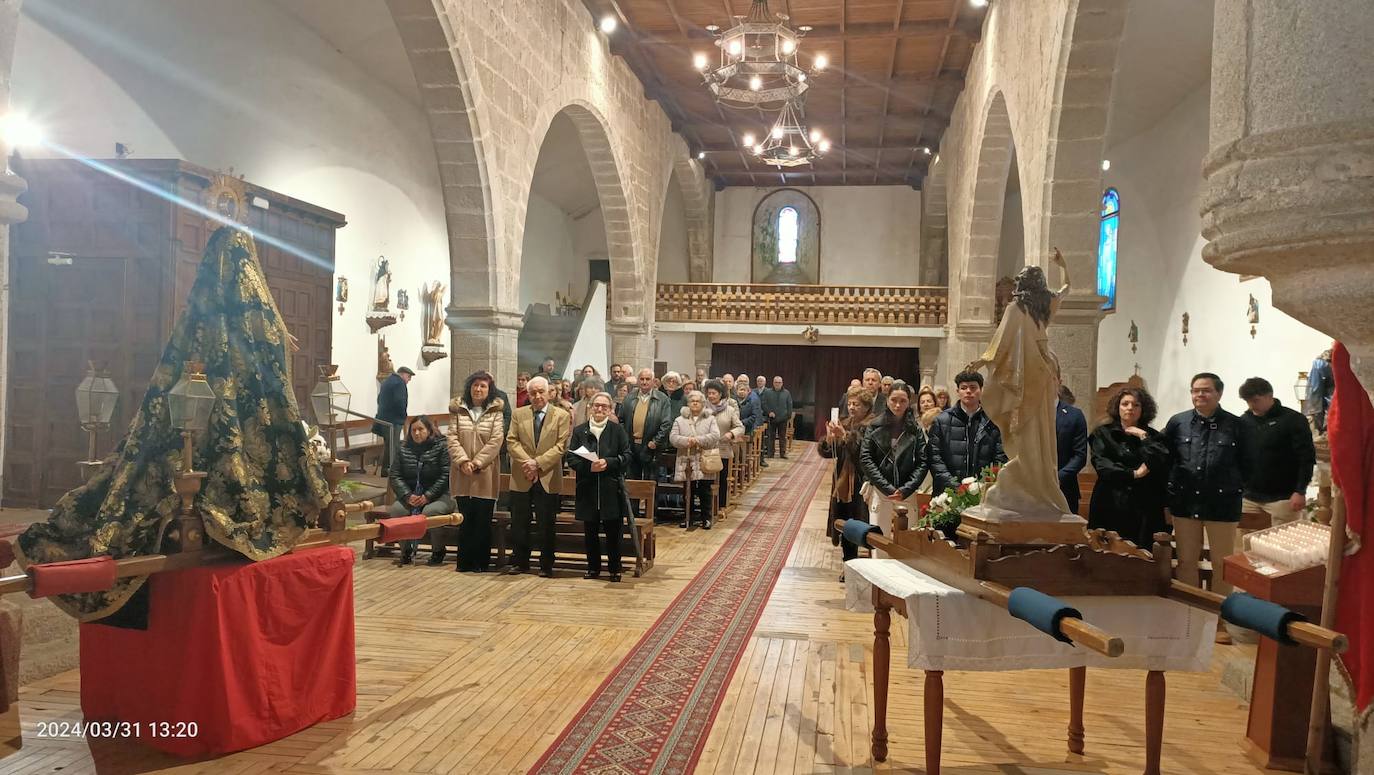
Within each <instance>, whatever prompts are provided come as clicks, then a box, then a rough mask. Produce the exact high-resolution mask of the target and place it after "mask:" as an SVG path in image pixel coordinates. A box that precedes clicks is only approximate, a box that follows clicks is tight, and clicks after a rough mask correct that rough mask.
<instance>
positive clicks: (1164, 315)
mask: <svg viewBox="0 0 1374 775" xmlns="http://www.w3.org/2000/svg"><path fill="white" fill-rule="evenodd" d="M1208 120H1209V119H1208V89H1207V87H1206V86H1204V87H1202V88H1201V89H1199V90H1197V91H1195V92H1193V93H1192V94H1191V95H1189V96H1188V97H1187V98H1185V99H1184V100H1183V101H1182V102H1181V103H1179V104H1178V105H1177V106H1176V107H1175V108H1174V109H1173V110H1172V111H1171V112H1169V113H1168V114H1166V115H1164V116H1163V117H1161V119H1160V120H1159V122H1158V123H1156V124H1155V125H1154V126H1152V127H1149V128H1146V129H1144V130H1143V131H1142V132H1141V133H1140V134H1137V135H1136V136H1134V137H1132V138H1130V139H1128V140H1125V141H1123V142H1121V143H1119V144H1117V145H1116V146H1115V147H1112V148H1110V149H1108V156H1107V158H1109V159H1111V162H1112V168H1111V170H1110V171H1109V172H1108V173H1107V174H1106V176H1105V177H1106V185H1108V186H1115V187H1116V189H1117V191H1118V192H1119V193H1120V194H1121V233H1120V244H1119V248H1118V269H1117V311H1116V312H1115V313H1113V314H1110V315H1108V316H1107V318H1106V319H1105V320H1104V321H1103V322H1102V326H1101V329H1100V337H1099V340H1098V374H1097V376H1098V379H1097V382H1098V384H1099V385H1107V384H1111V383H1113V382H1119V381H1121V380H1124V379H1125V378H1126V377H1128V376H1129V375H1130V374H1131V371H1132V368H1133V365H1134V364H1136V363H1139V364H1140V373H1141V376H1142V377H1143V378H1144V379H1145V381H1146V384H1147V385H1149V387H1150V390H1151V392H1152V393H1153V394H1154V396H1155V398H1156V399H1157V400H1158V402H1159V412H1160V420H1159V421H1158V422H1159V423H1160V424H1161V425H1162V423H1163V421H1164V418H1167V416H1168V415H1169V414H1171V413H1174V412H1180V411H1183V410H1185V409H1187V408H1188V407H1189V406H1190V403H1189V398H1188V379H1189V377H1191V376H1192V375H1193V374H1195V373H1197V372H1199V371H1212V372H1215V373H1217V374H1218V375H1220V376H1221V378H1222V380H1223V381H1224V382H1225V383H1226V394H1225V396H1224V397H1223V399H1222V401H1223V406H1225V407H1226V408H1228V409H1229V410H1230V411H1233V412H1240V411H1242V410H1244V408H1245V406H1244V404H1243V403H1242V402H1241V400H1240V398H1239V397H1237V396H1236V388H1238V387H1239V386H1240V383H1241V382H1243V381H1244V380H1245V379H1246V378H1248V377H1252V376H1258V377H1264V378H1265V379H1267V380H1269V381H1270V382H1271V383H1272V384H1273V385H1274V395H1275V396H1276V397H1277V398H1278V399H1279V400H1280V401H1283V402H1284V403H1285V404H1288V405H1289V406H1292V405H1293V404H1294V397H1293V388H1292V386H1293V382H1294V381H1295V380H1296V379H1297V374H1298V372H1299V371H1306V370H1307V368H1308V366H1309V365H1310V364H1311V363H1312V359H1313V358H1314V357H1315V356H1316V355H1317V354H1318V353H1319V352H1321V351H1322V350H1324V349H1326V348H1327V347H1329V346H1330V339H1329V337H1327V336H1325V335H1324V334H1322V333H1320V332H1318V331H1316V330H1314V329H1311V328H1308V327H1307V326H1305V325H1303V324H1301V323H1299V322H1297V321H1296V320H1294V319H1293V318H1291V317H1289V316H1288V315H1285V314H1284V313H1282V312H1280V311H1279V310H1276V309H1274V308H1273V307H1271V306H1270V303H1269V295H1270V292H1269V284H1268V281H1266V280H1264V279H1263V278H1257V279H1254V280H1249V281H1246V282H1241V281H1240V279H1239V278H1238V277H1237V276H1236V275H1233V274H1227V273H1224V272H1220V271H1218V270H1216V269H1213V268H1212V267H1210V266H1208V265H1207V263H1206V262H1204V261H1203V260H1202V255H1201V250H1202V246H1203V244H1204V241H1203V239H1202V236H1201V219H1200V216H1199V215H1198V208H1199V200H1198V197H1199V190H1200V186H1201V181H1202V175H1201V169H1202V158H1203V155H1204V154H1205V153H1206V151H1207V132H1208ZM1074 280H1075V282H1082V283H1090V282H1094V281H1095V280H1094V278H1088V277H1084V278H1081V279H1080V278H1074ZM1250 294H1254V296H1255V299H1256V300H1257V301H1258V302H1259V310H1260V322H1259V325H1258V328H1257V333H1256V336H1255V338H1254V339H1251V338H1250V326H1249V324H1248V323H1247V322H1246V315H1245V313H1246V303H1247V300H1248V297H1249V295H1250ZM1185 311H1186V312H1188V313H1189V314H1190V316H1191V320H1190V326H1189V328H1190V333H1189V335H1188V344H1187V346H1186V347H1185V346H1184V344H1183V338H1182V334H1181V333H1180V328H1181V326H1180V320H1181V317H1182V314H1183V313H1184V312H1185ZM1131 320H1135V322H1136V325H1137V326H1138V328H1139V330H1140V344H1139V352H1138V353H1136V354H1132V353H1131V347H1130V343H1129V342H1127V341H1126V337H1127V331H1128V329H1129V328H1130V324H1131Z"/></svg>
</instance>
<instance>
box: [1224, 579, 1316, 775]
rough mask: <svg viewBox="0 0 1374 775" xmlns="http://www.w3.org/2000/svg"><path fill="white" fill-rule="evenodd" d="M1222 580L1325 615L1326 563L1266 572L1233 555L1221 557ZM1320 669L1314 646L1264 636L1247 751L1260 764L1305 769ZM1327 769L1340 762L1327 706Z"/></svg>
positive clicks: (1258, 655)
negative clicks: (1336, 757) (1308, 724)
mask: <svg viewBox="0 0 1374 775" xmlns="http://www.w3.org/2000/svg"><path fill="white" fill-rule="evenodd" d="M1222 578H1224V579H1226V580H1227V581H1229V582H1230V583H1231V584H1232V585H1234V586H1235V587H1236V588H1237V589H1242V590H1245V591H1246V592H1249V593H1250V594H1252V595H1254V596H1255V597H1258V598H1260V599H1262V600H1268V601H1269V602H1271V603H1278V604H1279V605H1281V606H1284V607H1286V608H1289V609H1291V610H1293V611H1295V612H1297V613H1300V614H1302V615H1303V616H1305V617H1307V619H1308V621H1312V622H1316V621H1319V620H1320V619H1321V610H1322V609H1321V606H1322V588H1323V584H1324V582H1325V580H1326V566H1325V565H1318V566H1316V567H1314V568H1307V569H1305V570H1300V571H1294V572H1291V573H1277V574H1266V573H1261V572H1260V571H1259V570H1257V569H1256V568H1255V566H1254V565H1253V564H1252V563H1251V562H1250V560H1249V559H1247V558H1246V556H1245V555H1244V554H1233V555H1231V556H1230V557H1227V558H1225V559H1224V560H1222ZM1316 667H1317V651H1316V650H1315V649H1310V648H1304V647H1302V646H1285V645H1283V644H1282V643H1279V642H1277V641H1275V640H1273V639H1272V638H1260V641H1259V649H1258V651H1257V652H1256V654H1255V678H1254V681H1253V682H1252V687H1253V688H1252V691H1251V693H1250V717H1249V720H1248V721H1247V723H1246V725H1245V743H1246V746H1245V753H1246V754H1247V755H1248V756H1249V757H1250V759H1251V760H1252V761H1254V762H1255V763H1256V764H1258V765H1260V766H1261V767H1267V768H1269V769H1274V770H1288V771H1290V772H1302V771H1303V769H1304V763H1305V760H1306V756H1307V723H1308V720H1309V719H1310V717H1311V712H1312V711H1311V703H1312V683H1313V677H1314V675H1315V671H1316ZM1322 771H1323V772H1328V771H1329V772H1338V771H1339V768H1338V767H1337V765H1336V762H1335V738H1334V736H1333V734H1332V731H1331V711H1330V708H1327V717H1326V740H1325V741H1324V743H1323V754H1322Z"/></svg>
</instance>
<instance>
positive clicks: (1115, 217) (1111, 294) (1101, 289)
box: [1097, 188, 1121, 309]
mask: <svg viewBox="0 0 1374 775" xmlns="http://www.w3.org/2000/svg"><path fill="white" fill-rule="evenodd" d="M1120 221H1121V195H1120V194H1118V193H1117V192H1116V189H1114V188H1109V189H1107V190H1106V191H1104V192H1103V193H1102V225H1101V226H1100V227H1099V229H1098V233H1097V295H1098V296H1105V297H1107V301H1106V302H1104V303H1103V304H1102V309H1116V239H1117V229H1118V228H1119V225H1120Z"/></svg>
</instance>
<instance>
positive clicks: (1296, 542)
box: [1241, 521, 1331, 575]
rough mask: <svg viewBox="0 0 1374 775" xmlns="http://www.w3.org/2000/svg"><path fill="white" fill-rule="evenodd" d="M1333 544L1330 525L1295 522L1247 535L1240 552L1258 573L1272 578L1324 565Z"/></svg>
mask: <svg viewBox="0 0 1374 775" xmlns="http://www.w3.org/2000/svg"><path fill="white" fill-rule="evenodd" d="M1330 543H1331V527H1330V526H1329V525H1323V524H1321V523H1319V522H1305V521H1296V522H1287V523H1285V524H1282V525H1276V526H1274V527H1271V528H1266V529H1264V530H1257V531H1255V532H1253V533H1247V534H1246V535H1244V536H1242V537H1241V552H1242V553H1243V554H1245V557H1246V558H1247V559H1248V560H1250V564H1251V565H1253V566H1254V567H1255V569H1256V570H1257V571H1258V572H1260V573H1264V574H1265V575H1272V574H1273V573H1291V572H1293V571H1300V570H1304V569H1306V568H1313V567H1316V566H1318V565H1325V564H1326V553H1327V547H1328V546H1329V545H1330ZM1269 569H1272V570H1269Z"/></svg>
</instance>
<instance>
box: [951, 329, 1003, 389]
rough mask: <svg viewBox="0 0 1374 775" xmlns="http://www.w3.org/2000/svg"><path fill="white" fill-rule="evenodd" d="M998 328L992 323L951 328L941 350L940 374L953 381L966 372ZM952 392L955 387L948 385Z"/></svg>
mask: <svg viewBox="0 0 1374 775" xmlns="http://www.w3.org/2000/svg"><path fill="white" fill-rule="evenodd" d="M996 330H997V327H996V326H994V325H993V324H991V323H984V322H967V321H966V322H961V323H955V324H954V325H952V326H950V327H949V328H948V329H947V331H948V336H947V337H946V338H945V344H944V346H943V347H941V348H940V369H939V372H940V373H941V374H943V375H945V379H946V380H953V379H954V377H955V375H956V374H958V373H959V372H961V371H963V370H964V367H965V366H967V365H968V364H969V362H971V361H973V360H975V359H977V358H978V356H980V355H982V354H983V351H984V350H986V349H987V346H988V342H991V341H992V334H993V332H995V331H996ZM947 387H949V388H950V392H951V393H953V389H954V385H953V384H951V385H948V386H947Z"/></svg>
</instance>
